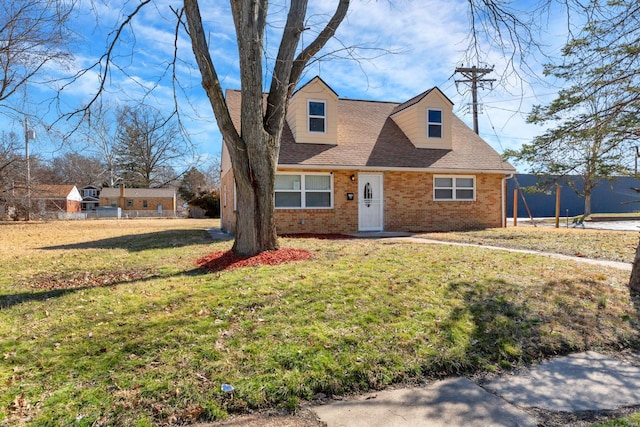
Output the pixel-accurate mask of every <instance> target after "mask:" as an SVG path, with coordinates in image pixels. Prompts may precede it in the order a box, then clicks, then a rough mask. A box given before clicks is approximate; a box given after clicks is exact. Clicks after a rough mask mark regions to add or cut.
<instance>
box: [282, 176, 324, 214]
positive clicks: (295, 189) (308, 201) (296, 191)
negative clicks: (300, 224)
mask: <svg viewBox="0 0 640 427" xmlns="http://www.w3.org/2000/svg"><path fill="white" fill-rule="evenodd" d="M332 195H333V182H332V179H331V175H330V174H277V175H276V182H275V204H276V208H278V209H296V208H297V209H303V208H307V209H323V208H331V207H333V197H332Z"/></svg>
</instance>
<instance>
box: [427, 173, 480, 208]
mask: <svg viewBox="0 0 640 427" xmlns="http://www.w3.org/2000/svg"><path fill="white" fill-rule="evenodd" d="M438 178H451V180H452V186H451V198H450V199H439V198H437V197H436V190H437V189H448V188H449V187H436V179H438ZM459 178H462V179H472V180H473V198H471V199H458V198H456V190H458V188H457V186H456V182H457V180H458V179H459ZM476 187H477V185H476V177H475V176H474V175H434V176H433V201H434V202H475V201H476V196H477V194H476V193H477V188H476ZM460 189H461V190H469V189H470V188H469V187H461V188H460Z"/></svg>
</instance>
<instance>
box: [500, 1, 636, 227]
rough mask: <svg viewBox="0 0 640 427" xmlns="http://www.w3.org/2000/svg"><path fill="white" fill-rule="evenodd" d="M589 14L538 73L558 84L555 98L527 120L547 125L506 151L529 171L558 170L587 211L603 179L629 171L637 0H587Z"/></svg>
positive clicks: (555, 173)
mask: <svg viewBox="0 0 640 427" xmlns="http://www.w3.org/2000/svg"><path fill="white" fill-rule="evenodd" d="M590 6H591V7H590V10H591V15H590V19H589V21H588V23H587V25H585V27H584V28H583V29H582V31H581V32H580V33H578V34H577V35H576V36H575V37H574V38H573V39H571V40H570V41H569V42H568V43H567V44H566V45H565V47H564V48H563V49H562V61H561V62H560V63H555V64H549V65H547V66H546V67H545V74H546V75H547V76H552V77H555V78H557V79H559V80H560V81H564V82H565V83H566V85H567V86H566V87H565V88H564V89H562V90H561V91H560V92H559V93H558V96H557V98H556V99H555V100H553V101H552V102H551V103H550V104H548V105H545V106H536V107H535V108H534V109H533V111H532V112H531V114H530V115H529V118H528V120H529V122H531V123H537V124H544V125H548V126H550V127H549V128H548V129H547V130H546V131H545V133H544V134H542V135H540V136H538V137H537V138H535V139H534V140H533V141H532V142H531V143H529V144H524V145H523V146H522V147H521V148H520V149H518V150H507V151H505V153H504V155H505V157H506V158H509V159H511V160H514V161H516V162H523V163H526V164H528V165H529V166H530V167H531V171H532V172H533V173H535V174H537V175H544V176H553V177H566V176H568V175H578V176H580V177H581V178H582V179H581V180H579V182H576V181H574V180H573V179H571V178H568V179H567V182H568V183H569V185H571V186H572V187H573V189H574V190H575V191H576V193H577V194H578V196H580V197H582V198H584V201H585V202H584V214H585V215H589V214H590V213H591V192H592V190H593V189H594V188H595V187H596V186H597V185H598V183H599V181H600V180H601V179H603V178H610V177H612V176H615V175H619V174H624V173H626V172H628V171H629V168H628V164H629V163H628V160H629V159H630V158H631V155H632V154H633V153H634V151H632V149H633V148H634V147H633V146H634V145H635V141H636V140H637V139H638V137H639V136H640V134H639V130H640V128H639V126H638V125H639V122H638V116H637V111H638V107H639V106H640V104H639V101H640V92H639V91H638V87H639V86H640V67H639V65H640V63H639V57H638V53H640V22H639V20H640V6H639V5H638V3H637V2H636V1H632V0H631V1H630V0H619V1H612V2H608V3H607V4H603V2H601V1H599V0H592V2H591V5H590Z"/></svg>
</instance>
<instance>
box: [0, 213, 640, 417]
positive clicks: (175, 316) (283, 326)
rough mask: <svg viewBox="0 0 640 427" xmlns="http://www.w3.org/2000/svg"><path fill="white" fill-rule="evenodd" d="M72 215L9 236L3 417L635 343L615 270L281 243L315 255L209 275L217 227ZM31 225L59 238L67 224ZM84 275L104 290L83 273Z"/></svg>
mask: <svg viewBox="0 0 640 427" xmlns="http://www.w3.org/2000/svg"><path fill="white" fill-rule="evenodd" d="M62 224H64V225H62V226H61V227H66V228H65V229H64V232H61V233H60V234H56V233H58V232H52V233H51V236H55V235H57V236H59V239H60V241H54V240H53V239H50V240H49V241H47V242H40V243H38V240H39V239H37V238H33V239H31V238H29V239H23V242H24V243H21V240H20V239H18V238H16V237H12V238H13V239H14V245H15V246H16V248H15V250H16V252H19V253H23V254H26V255H28V256H29V259H28V260H22V259H20V257H18V258H15V257H13V255H12V254H11V253H7V252H4V251H3V252H1V255H0V265H1V267H0V301H5V302H6V301H12V302H11V303H10V304H5V305H4V306H3V305H2V304H0V307H3V308H0V357H2V362H3V363H1V364H0V384H2V385H3V387H0V424H1V423H5V424H8V425H11V424H17V423H20V422H22V423H24V424H32V425H86V426H91V425H139V426H146V425H166V424H171V423H189V422H194V421H211V420H215V419H220V418H221V417H224V416H225V415H226V414H229V413H243V412H247V411H250V410H254V409H265V408H279V409H286V410H295V409H296V408H297V407H298V405H299V404H300V402H301V401H304V400H311V399H313V398H314V396H317V395H318V394H320V393H322V394H324V395H327V396H331V395H341V394H348V393H357V392H362V391H365V390H372V389H382V388H384V387H387V386H389V385H390V384H394V383H418V382H421V381H424V380H425V379H427V378H429V379H431V378H440V377H443V376H447V375H457V374H472V373H482V372H499V371H502V370H505V369H511V368H513V367H516V366H520V365H524V364H528V363H531V362H533V361H536V360H540V359H542V358H545V357H548V356H550V355H556V354H564V353H568V352H572V351H581V350H586V349H599V348H610V349H620V348H629V347H631V348H635V347H636V345H637V343H638V311H637V307H636V306H635V305H634V300H633V299H632V298H631V297H630V295H629V291H628V289H627V288H626V281H627V279H628V277H627V275H628V274H627V273H626V272H622V271H619V270H614V269H607V268H601V267H593V266H588V265H582V264H575V263H571V262H566V261H558V260H552V259H548V258H544V257H538V256H534V255H522V254H513V253H508V252H497V251H486V250H483V249H482V248H477V247H463V248H461V247H449V246H442V245H437V246H436V245H433V246H432V245H424V244H409V243H391V244H389V243H387V244H381V243H380V242H377V241H371V240H358V239H352V240H318V239H297V238H283V239H281V240H282V241H281V244H282V245H283V246H284V247H291V248H296V249H299V250H303V251H308V252H310V253H312V254H313V258H312V259H311V260H308V261H303V262H297V263H287V264H282V265H278V266H269V265H266V266H251V267H243V268H237V269H234V270H230V271H219V272H217V273H215V274H211V273H208V272H206V270H204V269H198V268H195V267H194V262H195V260H197V259H199V258H201V257H204V256H206V255H208V254H211V253H215V252H217V251H223V250H227V249H229V247H230V245H231V243H230V242H218V243H213V242H211V241H210V240H209V238H208V236H207V235H206V233H204V231H203V228H205V227H206V226H207V225H206V223H205V222H199V221H193V222H189V221H186V222H182V221H168V220H167V221H158V222H151V223H149V224H148V227H147V225H145V224H146V223H143V222H137V221H122V222H120V221H119V222H113V223H112V224H111V228H110V229H109V228H108V227H107V225H106V223H100V222H95V223H92V222H86V223H62ZM94 224H95V225H96V226H97V227H98V228H99V229H102V230H97V231H96V234H93V233H92V232H91V230H90V229H85V228H91V227H92V225H94ZM129 224H131V225H129ZM32 225H34V227H33V228H32V229H29V228H28V227H27V230H25V231H27V232H28V233H31V234H33V235H37V234H38V233H43V236H47V237H48V236H49V235H48V234H47V233H46V230H45V229H43V228H42V227H54V226H56V225H57V224H32ZM103 227H104V229H103ZM16 230H18V229H17V228H16ZM69 233H71V234H72V235H73V236H74V237H71V236H69ZM91 236H95V238H93V239H92V237H91ZM6 265H11V266H13V267H5V266H6ZM15 266H24V267H25V268H27V271H26V272H24V271H20V270H19V269H16V268H15ZM126 272H138V274H136V275H132V276H130V277H122V276H120V274H124V273H126ZM86 274H88V275H87V276H86V277H87V279H88V281H89V282H95V283H96V284H97V286H81V285H80V284H81V282H82V281H83V280H84V279H83V278H84V277H85V275H86ZM109 274H113V276H109ZM34 283H35V284H36V285H35V287H34V286H32V285H33V284H34ZM44 283H46V286H44V287H43V284H44ZM55 283H58V284H60V287H61V288H62V289H57V290H56V289H51V288H50V286H54V284H55ZM38 284H39V285H38ZM77 285H78V286H77ZM17 295H22V297H21V298H19V299H16V296H17ZM12 298H13V299H12ZM222 383H229V384H232V385H233V386H234V388H235V391H234V393H233V395H232V396H231V395H229V394H226V393H224V392H223V391H222V390H221V384H222ZM27 420H28V421H27Z"/></svg>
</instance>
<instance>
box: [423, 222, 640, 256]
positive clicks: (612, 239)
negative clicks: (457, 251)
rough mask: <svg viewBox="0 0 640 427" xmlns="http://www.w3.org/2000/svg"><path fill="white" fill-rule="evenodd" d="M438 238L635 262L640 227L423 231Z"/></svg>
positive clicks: (432, 237) (426, 235)
mask: <svg viewBox="0 0 640 427" xmlns="http://www.w3.org/2000/svg"><path fill="white" fill-rule="evenodd" d="M421 236H423V237H427V238H430V239H436V240H446V241H455V242H463V243H476V244H481V245H490V246H502V247H508V248H518V249H533V250H538V251H543V252H555V253H559V254H564V255H570V256H580V257H586V258H594V259H605V260H611V261H621V262H629V263H630V262H632V261H633V256H634V254H635V248H636V246H637V245H638V232H637V231H635V232H634V231H604V230H583V229H572V228H569V229H567V228H557V229H556V228H550V227H538V228H534V227H509V228H492V229H487V230H478V231H467V232H457V233H424V234H421Z"/></svg>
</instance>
